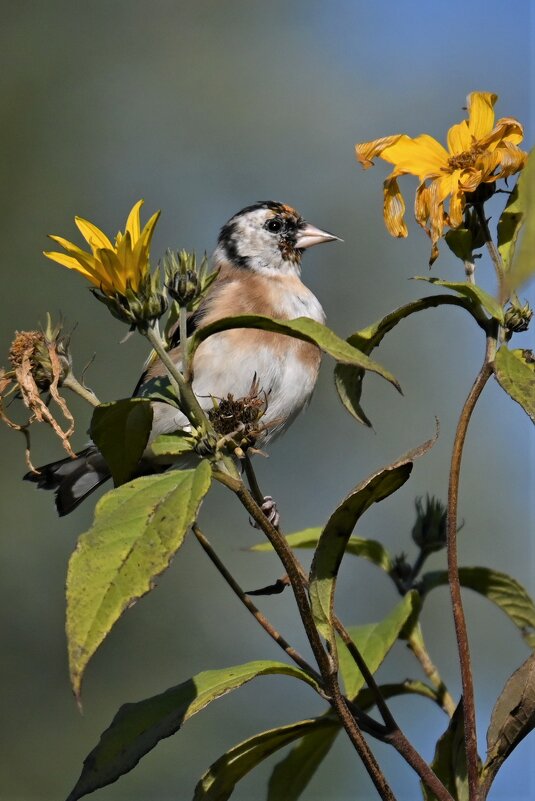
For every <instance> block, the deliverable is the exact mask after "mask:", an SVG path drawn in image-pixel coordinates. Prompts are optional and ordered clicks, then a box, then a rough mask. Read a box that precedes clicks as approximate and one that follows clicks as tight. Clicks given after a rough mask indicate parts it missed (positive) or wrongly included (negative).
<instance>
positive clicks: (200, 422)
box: [143, 326, 209, 433]
mask: <svg viewBox="0 0 535 801" xmlns="http://www.w3.org/2000/svg"><path fill="white" fill-rule="evenodd" d="M143 333H144V334H145V336H146V337H147V339H148V340H149V342H150V343H151V345H152V347H153V348H154V350H155V351H156V353H157V354H158V356H159V357H160V359H161V361H162V363H163V365H164V366H165V368H166V370H167V372H168V373H169V376H170V377H171V379H172V380H173V381H174V383H175V385H176V389H177V392H178V397H179V399H180V408H181V411H182V412H184V414H185V415H186V417H187V418H188V420H189V421H190V423H191V424H192V425H193V426H194V427H195V428H200V429H201V430H202V431H203V432H204V433H206V432H207V431H208V430H209V424H208V420H207V418H206V415H205V413H204V411H203V409H202V408H201V405H200V404H199V401H198V400H197V397H196V395H195V393H194V392H193V389H192V387H191V384H189V383H188V382H187V381H186V380H185V379H184V376H183V375H182V373H181V372H180V370H179V369H178V367H177V366H176V364H175V363H174V362H173V360H172V359H171V358H170V356H169V354H168V353H167V351H166V349H165V344H164V342H163V339H162V338H161V336H160V333H159V331H158V330H157V329H156V328H155V327H153V326H148V327H147V328H146V329H145V330H144V331H143Z"/></svg>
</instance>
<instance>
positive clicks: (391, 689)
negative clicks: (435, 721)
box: [355, 679, 441, 712]
mask: <svg viewBox="0 0 535 801" xmlns="http://www.w3.org/2000/svg"><path fill="white" fill-rule="evenodd" d="M379 689H380V690H381V695H382V696H383V698H384V699H385V701H387V700H388V699H389V698H394V697H395V696H397V695H421V696H422V698H429V699H430V700H431V701H434V702H435V703H436V704H438V705H439V706H441V703H440V698H439V695H438V693H437V691H436V690H435V689H434V688H433V687H430V686H429V685H428V684H425V683H424V682H423V681H413V680H411V679H406V680H405V681H404V682H402V683H398V684H381V685H379ZM355 703H356V704H357V706H358V708H359V709H362V710H363V712H368V711H369V710H370V709H371V708H372V707H373V706H375V695H374V693H373V692H372V690H370V688H369V687H363V688H362V689H361V690H360V692H359V693H358V695H357V697H356V698H355Z"/></svg>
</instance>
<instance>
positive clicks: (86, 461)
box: [24, 445, 111, 517]
mask: <svg viewBox="0 0 535 801" xmlns="http://www.w3.org/2000/svg"><path fill="white" fill-rule="evenodd" d="M110 475H111V474H110V471H109V469H108V466H107V465H106V462H105V461H104V458H103V457H102V454H101V453H100V451H99V450H98V448H96V447H95V446H94V445H90V446H89V447H88V448H86V449H85V450H83V451H80V453H78V454H77V455H76V459H70V458H69V457H67V458H66V459H61V460H60V461H57V462H50V464H46V465H44V466H43V467H38V468H37V472H35V473H34V472H33V471H30V472H29V473H26V475H25V476H24V480H25V481H31V482H33V483H34V484H37V487H38V488H39V489H45V490H54V491H55V494H56V508H57V510H58V514H59V515H60V517H63V516H64V515H67V514H69V512H72V511H73V510H74V509H76V507H77V506H78V505H79V504H80V503H82V501H83V500H84V499H85V498H87V496H88V495H90V494H91V493H92V492H93V491H94V490H96V489H97V487H100V485H101V484H103V483H104V482H105V481H107V480H108V479H109V478H110Z"/></svg>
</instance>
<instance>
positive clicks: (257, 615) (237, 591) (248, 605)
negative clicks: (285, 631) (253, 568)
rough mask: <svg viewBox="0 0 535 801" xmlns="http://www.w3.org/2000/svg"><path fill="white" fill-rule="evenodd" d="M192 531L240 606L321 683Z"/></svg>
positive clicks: (197, 531) (205, 541) (195, 528)
mask: <svg viewBox="0 0 535 801" xmlns="http://www.w3.org/2000/svg"><path fill="white" fill-rule="evenodd" d="M192 531H193V533H194V534H195V536H196V537H197V540H198V541H199V543H200V545H201V547H202V548H203V549H204V551H205V553H206V554H207V555H208V557H209V559H210V560H211V561H212V563H213V564H214V565H215V567H216V568H217V570H218V571H219V573H220V574H221V576H222V577H223V578H224V579H225V581H226V582H227V584H228V585H229V587H230V588H231V590H232V591H233V592H234V594H235V595H236V596H237V597H238V598H239V599H240V601H241V602H242V604H243V605H244V606H245V607H246V609H248V610H249V612H250V613H251V614H252V615H253V617H254V618H255V620H256V621H257V623H259V624H260V625H261V626H262V628H263V629H264V631H266V632H267V634H269V636H270V637H271V639H272V640H275V642H276V643H277V645H279V646H280V647H281V648H282V650H283V651H285V652H286V653H287V654H288V656H289V657H290V659H292V660H293V661H294V662H295V664H296V665H299V667H300V668H301V669H302V670H304V671H305V673H308V674H309V675H310V676H312V677H313V678H314V679H316V681H317V682H319V683H321V676H320V675H319V673H317V671H315V670H314V668H313V667H311V666H310V665H309V664H308V662H307V661H306V660H305V659H304V658H303V657H302V656H301V654H300V653H299V652H298V651H296V649H295V648H293V647H292V646H291V645H290V644H289V643H288V641H287V640H285V639H284V637H283V636H282V635H281V634H279V632H278V631H277V630H276V629H275V628H274V627H273V626H272V625H271V623H270V622H269V620H268V619H267V618H266V617H265V616H264V615H263V614H262V612H261V611H260V610H259V609H258V608H257V607H256V606H255V605H254V603H253V602H252V601H251V599H250V598H249V597H248V595H247V594H246V593H245V592H244V591H243V590H242V588H241V587H240V585H239V584H238V582H237V581H236V580H235V578H234V576H233V575H232V574H231V573H230V572H229V571H228V570H227V568H226V567H225V565H224V564H223V562H222V561H221V559H220V558H219V556H218V555H217V554H216V552H215V551H214V549H213V548H212V546H211V545H210V542H209V541H208V539H207V538H206V537H205V535H204V534H203V533H202V531H201V530H200V528H199V526H198V525H197V523H194V524H193V526H192Z"/></svg>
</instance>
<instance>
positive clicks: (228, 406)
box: [208, 381, 267, 450]
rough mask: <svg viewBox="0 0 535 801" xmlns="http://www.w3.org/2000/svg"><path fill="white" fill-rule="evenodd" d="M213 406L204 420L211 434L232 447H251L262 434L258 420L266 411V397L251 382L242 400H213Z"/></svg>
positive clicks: (255, 383)
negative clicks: (214, 433)
mask: <svg viewBox="0 0 535 801" xmlns="http://www.w3.org/2000/svg"><path fill="white" fill-rule="evenodd" d="M213 404H214V406H213V409H210V411H209V412H208V418H209V420H210V422H211V423H212V426H213V428H214V431H215V432H216V434H218V435H220V436H221V437H224V438H228V440H229V441H231V442H232V444H233V446H234V447H239V448H241V449H243V450H245V449H247V448H248V447H251V446H253V445H254V444H255V442H256V440H257V439H258V438H259V437H260V436H261V435H262V434H263V433H264V432H265V430H266V427H265V426H263V425H262V423H261V418H262V416H263V415H264V414H265V412H266V409H267V397H266V395H265V393H263V392H260V391H259V387H258V382H256V381H254V382H253V384H252V385H251V389H250V390H249V393H248V394H247V395H246V396H245V397H243V398H234V396H233V395H231V394H229V395H227V397H226V398H214V399H213Z"/></svg>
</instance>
